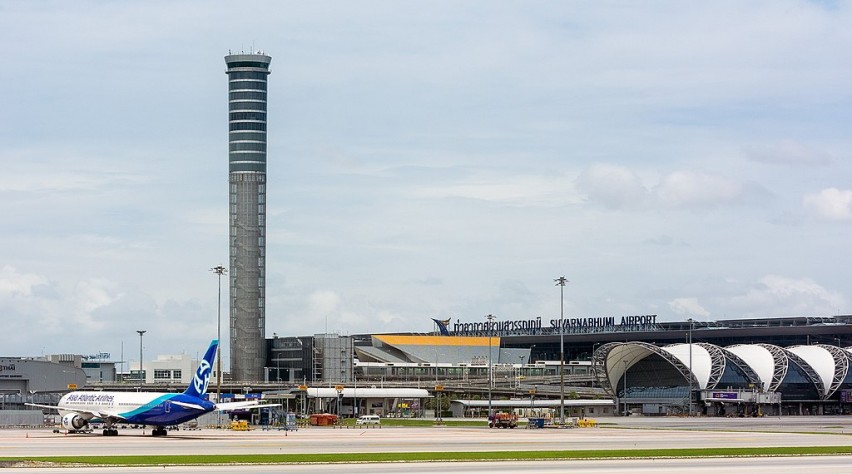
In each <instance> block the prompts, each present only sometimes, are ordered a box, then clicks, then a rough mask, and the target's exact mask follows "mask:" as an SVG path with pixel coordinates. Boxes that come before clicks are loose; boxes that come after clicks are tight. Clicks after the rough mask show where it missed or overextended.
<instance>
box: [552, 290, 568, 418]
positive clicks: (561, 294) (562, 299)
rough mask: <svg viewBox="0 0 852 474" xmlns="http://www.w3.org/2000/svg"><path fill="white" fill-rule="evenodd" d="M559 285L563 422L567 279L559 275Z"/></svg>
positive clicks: (561, 413) (562, 413)
mask: <svg viewBox="0 0 852 474" xmlns="http://www.w3.org/2000/svg"><path fill="white" fill-rule="evenodd" d="M553 281H555V282H556V286H558V287H559V423H560V424H563V425H564V424H565V336H564V332H565V330H564V328H565V324H564V318H565V284H566V283H568V280H566V279H565V276H564V275H563V276H561V277H559V278H557V279H555V280H553Z"/></svg>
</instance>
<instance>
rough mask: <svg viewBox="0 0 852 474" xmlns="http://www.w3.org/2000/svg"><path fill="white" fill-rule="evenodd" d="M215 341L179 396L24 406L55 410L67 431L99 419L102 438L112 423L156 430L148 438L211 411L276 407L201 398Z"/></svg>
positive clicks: (79, 397)
mask: <svg viewBox="0 0 852 474" xmlns="http://www.w3.org/2000/svg"><path fill="white" fill-rule="evenodd" d="M218 346H219V341H218V340H217V339H214V340H213V341H212V342H210V347H208V348H207V352H206V353H205V354H204V359H202V360H201V363H200V364H199V365H198V369H197V370H196V371H195V376H194V377H193V379H192V382H190V384H189V386H188V387H187V388H186V390H185V391H184V392H183V393H167V392H86V391H75V392H70V393H68V394H66V395H64V396H63V397H62V398H60V399H59V404H57V405H40V404H37V403H27V404H26V405H29V406H33V407H38V408H48V409H52V410H57V411H59V415H60V416H61V417H62V427H63V428H65V429H66V430H68V432H79V431H85V430H86V428H87V427H88V425H89V421H90V420H92V419H93V418H99V419H101V420H103V421H104V423H106V428H105V429H104V436H117V435H118V430H117V429H115V428H113V424H114V423H134V424H139V425H151V426H155V427H156V428H155V429H154V430H153V432H152V433H151V435H152V436H165V435H166V434H168V432H167V431H166V426H173V425H178V424H181V423H186V422H188V421H191V420H194V419H196V418H198V417H199V416H201V415H203V414H205V413H209V412H211V411H214V410H218V411H228V410H237V409H245V408H254V407H271V406H278V404H261V403H260V401H254V400H252V401H244V402H226V403H213V402H211V401H209V400H207V399H206V398H204V395H205V394H206V393H207V386H208V385H209V383H210V373H211V371H212V368H213V360H214V358H215V357H216V348H217V347H218Z"/></svg>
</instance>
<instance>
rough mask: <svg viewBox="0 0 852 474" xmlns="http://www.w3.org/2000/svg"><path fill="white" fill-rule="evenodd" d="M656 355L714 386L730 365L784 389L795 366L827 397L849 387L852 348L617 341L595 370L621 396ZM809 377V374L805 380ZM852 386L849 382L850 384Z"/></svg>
mask: <svg viewBox="0 0 852 474" xmlns="http://www.w3.org/2000/svg"><path fill="white" fill-rule="evenodd" d="M650 356H659V357H660V358H661V359H663V360H665V361H666V362H668V363H669V364H671V366H672V367H673V368H674V369H675V370H676V371H677V372H679V373H680V374H681V375H682V376H683V378H684V385H687V384H690V380H691V385H690V386H693V387H698V388H699V389H702V390H704V389H707V390H712V389H715V388H716V386H717V385H718V384H719V383H720V381H721V380H722V377H723V376H724V374H725V371H726V369H727V368H728V367H729V364H730V365H732V366H735V367H736V368H737V373H738V374H740V375H738V377H739V379H740V380H742V378H743V377H744V378H745V382H748V383H754V384H757V385H759V386H760V387H761V388H762V390H763V391H765V392H777V391H779V390H781V389H782V384H783V383H784V382H785V378H786V377H787V374H788V372H789V371H790V368H791V364H792V365H794V366H795V369H794V373H795V374H797V375H796V377H797V378H796V379H794V380H796V382H795V383H801V382H799V381H800V380H805V382H804V383H808V382H809V383H810V384H812V386H813V388H814V389H815V390H816V393H817V394H819V397H820V398H821V399H822V400H825V399H828V398H829V397H831V396H832V395H834V394H835V393H836V392H837V391H838V390H839V389H840V388H841V386H842V385H843V383H844V381H845V380H846V377H847V375H849V370H850V366H852V349H850V348H845V349H843V348H840V347H835V346H830V345H821V344H820V345H809V346H792V347H789V348H782V347H778V346H774V345H771V344H740V345H734V346H729V347H726V348H723V347H719V346H715V345H713V344H707V343H694V344H692V345H690V344H672V345H668V346H664V347H657V346H655V345H652V344H648V343H645V342H624V343H620V342H615V343H610V344H606V345H603V346H601V347H599V348H598V349H597V350H596V351H595V353H594V354H593V356H592V360H593V365H594V372H595V375H596V377H597V378H598V381H599V383H600V384H601V386H602V387H603V388H604V389H605V390H607V391H608V392H609V393H610V394H612V395H616V393H615V389H614V387H617V386H618V381H619V380H621V379H622V378H623V377H624V374H625V372H627V373H628V374H629V373H630V368H631V367H632V366H634V365H636V364H637V363H639V362H640V361H642V360H643V359H645V358H647V357H650ZM803 377H804V378H803ZM847 385H848V384H847Z"/></svg>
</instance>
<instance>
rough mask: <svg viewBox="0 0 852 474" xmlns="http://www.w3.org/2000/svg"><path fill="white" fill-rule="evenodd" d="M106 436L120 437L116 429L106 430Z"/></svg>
mask: <svg viewBox="0 0 852 474" xmlns="http://www.w3.org/2000/svg"><path fill="white" fill-rule="evenodd" d="M104 436H118V430H117V429H115V428H107V429H105V430H104Z"/></svg>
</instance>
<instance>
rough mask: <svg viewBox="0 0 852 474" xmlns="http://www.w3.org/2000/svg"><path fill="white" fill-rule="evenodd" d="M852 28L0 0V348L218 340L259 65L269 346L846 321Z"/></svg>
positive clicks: (703, 5)
mask: <svg viewBox="0 0 852 474" xmlns="http://www.w3.org/2000/svg"><path fill="white" fill-rule="evenodd" d="M849 25H852V4H850V2H846V1H827V2H809V1H795V0H771V1H768V0H767V1H754V2H739V1H724V0H723V1H718V2H679V1H648V2H624V1H609V2H608V1H600V2H570V1H566V2H561V1H540V2H539V1H527V2H512V1H481V2H480V1H464V0H462V1H457V0H453V1H428V2H399V1H397V2H380V1H363V2H350V1H316V2H286V1H270V2H239V3H234V2H223V1H181V0H177V1H173V0H169V1H146V2H118V1H87V0H80V1H75V2H63V1H39V2H30V1H22V0H0V51H2V53H0V57H2V61H1V62H0V84H2V87H0V216H2V226H0V249H2V251H0V321H2V325H3V331H2V332H0V355H7V356H37V355H41V354H53V353H66V352H68V353H78V354H89V353H97V352H109V353H111V354H112V358H113V359H114V360H119V359H122V358H123V359H124V360H126V361H128V362H129V363H131V364H133V363H134V362H133V361H136V363H138V360H139V359H138V358H139V356H138V351H139V344H140V341H139V336H138V335H137V333H136V330H146V331H147V333H146V334H145V336H144V337H143V340H142V344H143V349H144V351H145V354H144V359H145V360H150V359H152V358H154V356H155V355H156V354H192V355H197V354H199V353H202V354H203V351H204V349H205V348H206V347H207V344H208V342H209V341H210V339H212V338H215V337H216V332H217V321H218V312H217V298H218V288H219V282H218V278H217V276H216V275H215V274H213V273H212V272H210V270H209V269H210V268H211V267H214V266H216V265H220V264H224V265H227V261H228V240H227V239H228V216H227V200H228V194H227V193H228V189H227V178H228V175H227V174H228V146H227V138H228V136H227V135H228V133H227V130H228V128H227V118H228V115H227V76H226V75H225V63H224V56H225V55H227V54H228V53H229V51H230V52H235V53H236V52H241V51H245V52H250V51H257V50H262V51H264V52H265V53H266V54H269V55H270V56H272V58H273V59H272V64H271V71H272V74H271V76H270V77H269V128H268V142H269V148H268V175H267V178H268V183H269V184H268V196H267V198H268V223H267V234H268V240H267V272H268V273H267V288H266V291H267V309H266V333H267V336H268V337H273V334H277V335H281V336H300V335H312V334H318V333H325V332H330V333H339V334H344V335H345V334H360V333H377V332H395V331H405V332H409V331H411V332H427V331H431V330H433V324H432V322H431V319H430V318H433V317H434V318H441V319H445V318H452V320H453V321H462V322H477V321H483V320H484V317H485V315H487V314H493V315H495V316H496V317H497V319H498V320H524V319H533V318H536V317H542V319H543V320H545V321H549V320H550V319H553V318H558V317H559V315H560V311H562V314H563V315H564V317H566V318H569V317H572V318H573V317H600V316H615V317H620V316H624V315H642V314H656V315H658V317H657V320H658V321H683V320H686V319H687V318H690V317H691V318H694V319H697V320H699V321H715V320H719V319H739V318H768V317H789V316H829V315H835V314H850V313H852V307H850V301H852V283H850V279H849V276H848V275H849V268H850V267H852V252H850V251H848V241H849V237H850V234H852V232H850V231H852V156H850V155H852V153H850V150H852V148H850V145H852V133H850V132H852V28H850V27H849ZM563 275H564V276H565V277H566V278H567V279H568V280H570V282H569V283H568V284H567V285H566V286H565V287H564V299H563V297H562V296H561V295H560V287H558V286H556V285H555V284H554V279H556V278H558V277H560V276H563ZM222 283H223V284H222V301H224V302H227V291H228V288H227V287H228V284H227V280H226V279H223V280H222ZM563 305H564V306H563ZM227 312H228V308H227V304H225V305H223V309H222V334H223V340H224V341H223V350H224V351H223V353H224V354H225V363H226V367H227V363H228V360H227V354H228V347H229V345H228V342H227V327H228V324H227V321H228V314H227Z"/></svg>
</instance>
